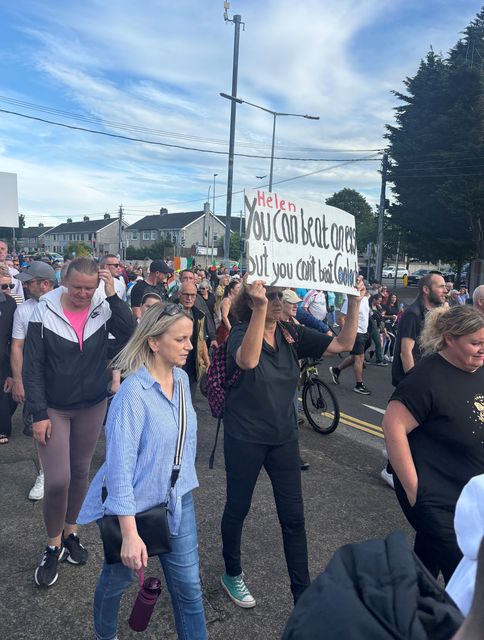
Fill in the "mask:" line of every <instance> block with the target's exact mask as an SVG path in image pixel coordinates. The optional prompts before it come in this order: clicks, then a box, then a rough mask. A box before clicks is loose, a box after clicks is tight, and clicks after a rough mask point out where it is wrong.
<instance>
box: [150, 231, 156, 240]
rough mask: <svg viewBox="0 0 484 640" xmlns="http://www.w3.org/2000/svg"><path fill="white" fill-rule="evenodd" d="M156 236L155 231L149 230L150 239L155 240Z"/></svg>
mask: <svg viewBox="0 0 484 640" xmlns="http://www.w3.org/2000/svg"><path fill="white" fill-rule="evenodd" d="M156 237H157V233H156V231H152V232H151V239H152V240H156Z"/></svg>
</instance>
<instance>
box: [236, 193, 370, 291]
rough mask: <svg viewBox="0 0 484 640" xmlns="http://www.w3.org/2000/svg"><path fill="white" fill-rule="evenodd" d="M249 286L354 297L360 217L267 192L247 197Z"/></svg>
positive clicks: (247, 195)
mask: <svg viewBox="0 0 484 640" xmlns="http://www.w3.org/2000/svg"><path fill="white" fill-rule="evenodd" d="M245 220H246V248H247V271H248V274H249V277H248V282H254V280H265V282H266V285H268V286H269V285H270V286H277V287H293V288H297V287H304V288H307V289H322V290H325V291H336V292H340V293H353V294H354V292H355V291H354V287H355V283H356V277H357V275H358V253H357V249H356V229H355V218H354V216H352V215H351V214H349V213H347V212H346V211H343V210H342V209H337V208H336V207H330V206H329V205H326V204H316V203H314V202H308V201H304V200H300V199H299V198H290V197H286V196H285V195H281V194H278V193H274V192H272V193H268V192H266V191H259V190H254V191H248V192H246V195H245Z"/></svg>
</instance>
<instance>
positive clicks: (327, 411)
mask: <svg viewBox="0 0 484 640" xmlns="http://www.w3.org/2000/svg"><path fill="white" fill-rule="evenodd" d="M320 362H321V360H310V359H308V360H303V362H302V364H301V380H302V381H303V390H302V404H303V409H304V414H305V416H306V418H307V419H308V422H309V424H310V425H311V426H312V428H313V429H314V430H315V431H317V432H318V433H320V434H322V435H329V434H330V433H333V431H335V429H336V428H337V426H338V424H339V417H340V412H339V404H338V401H337V399H336V396H335V395H334V393H333V391H332V390H331V389H330V388H329V387H328V385H327V384H326V383H325V382H323V381H322V380H321V378H320V377H319V373H318V364H319V363H320Z"/></svg>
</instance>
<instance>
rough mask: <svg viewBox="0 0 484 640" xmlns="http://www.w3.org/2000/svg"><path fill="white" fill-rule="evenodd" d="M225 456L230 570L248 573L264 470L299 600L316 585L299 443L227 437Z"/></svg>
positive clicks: (225, 552)
mask: <svg viewBox="0 0 484 640" xmlns="http://www.w3.org/2000/svg"><path fill="white" fill-rule="evenodd" d="M224 453H225V470H226V474H227V502H226V504H225V509H224V513H223V517H222V542H223V557H224V561H225V570H226V572H227V573H228V575H230V576H237V575H239V574H240V573H242V567H241V559H240V555H241V554H240V544H241V538H242V527H243V525H244V520H245V517H246V516H247V514H248V512H249V509H250V504H251V501H252V494H253V491H254V488H255V485H256V482H257V478H258V477H259V473H260V471H261V469H262V467H264V468H265V470H266V471H267V474H268V475H269V478H270V480H271V483H272V490H273V492H274V499H275V501H276V509H277V515H278V518H279V522H280V525H281V529H282V539H283V544H284V554H285V556H286V563H287V569H288V572H289V578H290V581H291V591H292V594H293V597H294V601H297V599H298V598H299V596H300V595H301V594H302V592H303V591H304V590H305V589H306V587H307V586H309V584H310V578H309V570H308V552H307V542H306V530H305V524H304V505H303V498H302V490H301V469H300V458H299V445H298V441H297V440H293V441H291V442H288V443H286V444H282V445H274V446H272V445H263V444H253V443H250V442H245V441H243V440H238V439H236V438H232V437H230V436H228V435H225V437H224ZM262 561H263V558H261V562H262Z"/></svg>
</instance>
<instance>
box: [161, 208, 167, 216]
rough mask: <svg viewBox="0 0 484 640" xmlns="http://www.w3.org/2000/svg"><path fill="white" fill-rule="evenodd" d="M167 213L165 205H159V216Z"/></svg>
mask: <svg viewBox="0 0 484 640" xmlns="http://www.w3.org/2000/svg"><path fill="white" fill-rule="evenodd" d="M167 213H168V209H167V208H166V207H161V209H160V216H166V214H167Z"/></svg>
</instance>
